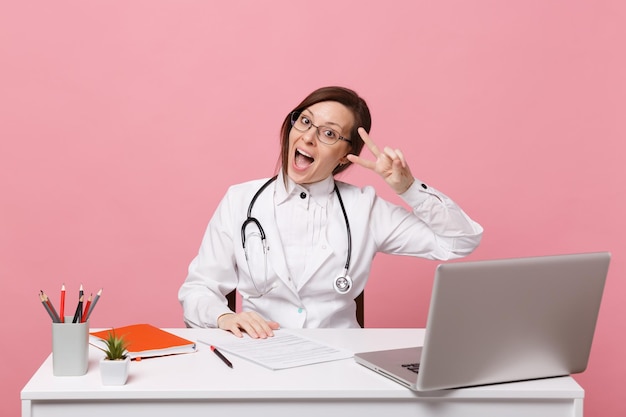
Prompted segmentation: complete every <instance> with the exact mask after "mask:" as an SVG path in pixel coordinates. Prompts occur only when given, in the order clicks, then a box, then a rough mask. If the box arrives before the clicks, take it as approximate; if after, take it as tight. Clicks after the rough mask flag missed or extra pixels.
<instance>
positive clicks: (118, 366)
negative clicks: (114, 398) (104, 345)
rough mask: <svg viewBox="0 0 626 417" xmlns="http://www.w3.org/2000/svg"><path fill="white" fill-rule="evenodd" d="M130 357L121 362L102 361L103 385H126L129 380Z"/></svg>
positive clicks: (104, 359) (105, 359) (103, 359)
mask: <svg viewBox="0 0 626 417" xmlns="http://www.w3.org/2000/svg"><path fill="white" fill-rule="evenodd" d="M129 364H130V357H126V359H120V360H114V361H112V360H109V359H107V358H102V359H100V376H101V377H102V384H103V385H124V384H126V380H127V379H128V366H129Z"/></svg>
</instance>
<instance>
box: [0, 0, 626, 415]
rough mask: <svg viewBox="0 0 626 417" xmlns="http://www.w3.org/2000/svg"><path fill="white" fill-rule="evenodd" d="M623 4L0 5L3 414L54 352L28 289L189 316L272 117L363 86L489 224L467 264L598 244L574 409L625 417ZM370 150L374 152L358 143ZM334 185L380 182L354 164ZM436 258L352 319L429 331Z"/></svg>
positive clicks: (421, 159) (406, 266)
mask: <svg viewBox="0 0 626 417" xmlns="http://www.w3.org/2000/svg"><path fill="white" fill-rule="evenodd" d="M625 17H626V6H625V4H624V3H623V2H620V1H609V0H598V1H595V2H587V1H568V2H562V1H552V0H548V1H546V0H542V1H507V2H499V1H473V2H466V1H455V2H446V1H444V2H433V1H421V2H416V1H408V0H407V1H396V2H392V3H389V2H362V1H357V0H355V1H337V0H331V1H326V0H324V1H317V2H297V1H293V0H289V1H273V2H256V1H242V0H239V1H231V2H202V1H177V2H174V1H163V0H158V1H154V0H151V1H133V2H110V1H108V2H100V1H92V2H50V1H30V2H29V1H25V2H3V4H2V5H0V74H1V77H0V137H1V141H0V279H1V281H0V286H1V288H0V294H2V302H1V303H0V317H2V318H1V319H0V320H1V323H2V333H3V336H2V343H0V352H1V353H0V357H2V358H4V359H5V361H4V365H3V370H2V381H1V383H0V393H1V394H0V398H1V401H0V415H3V416H8V415H18V414H19V410H20V402H19V394H20V390H21V388H22V387H23V386H24V384H25V383H26V382H27V381H28V379H29V378H30V376H31V375H32V373H33V372H34V371H35V370H36V369H37V367H38V366H39V365H40V363H41V362H42V361H43V360H44V358H45V357H46V356H48V355H49V353H50V320H49V319H48V318H47V316H46V314H45V312H44V310H43V308H42V307H41V305H39V300H38V298H37V293H38V291H39V290H41V289H43V290H45V291H46V292H47V293H48V294H49V295H50V296H51V297H52V300H53V301H54V302H55V303H57V306H58V295H59V294H58V292H59V288H60V286H61V284H62V283H65V285H66V286H67V288H68V290H69V305H70V306H71V307H70V308H71V309H73V306H74V302H75V294H76V292H77V290H78V286H79V285H80V284H81V283H82V284H83V285H84V286H85V289H86V292H87V293H88V294H89V293H92V292H94V293H95V292H96V291H97V290H98V289H99V288H101V287H102V288H104V291H103V295H102V299H101V300H100V302H99V304H98V307H97V309H96V310H95V313H94V315H93V317H92V321H91V325H92V326H94V327H104V326H119V325H124V324H130V323H135V322H150V323H153V324H155V325H158V326H163V327H180V326H182V325H183V323H182V319H181V309H180V306H179V304H178V301H177V298H176V293H177V290H178V287H179V285H180V284H181V283H182V281H183V279H184V277H185V274H186V268H187V265H188V263H189V261H190V260H191V259H192V258H193V256H194V255H195V253H196V251H197V249H198V245H199V243H200V238H201V236H202V233H203V231H204V228H205V226H206V223H207V221H208V220H209V218H210V216H211V214H212V212H213V210H214V208H215V206H216V204H217V203H218V201H219V200H220V198H221V197H222V195H223V193H224V192H225V190H226V188H227V187H228V186H229V185H230V184H232V183H237V182H241V181H244V180H248V179H252V178H257V177H265V176H269V175H271V174H272V173H273V171H274V169H275V166H276V159H277V152H278V146H277V134H278V129H279V125H280V123H281V121H282V118H283V117H284V115H285V113H286V112H287V111H288V110H289V109H290V108H291V107H292V106H293V105H295V104H296V103H297V102H298V101H299V100H300V99H301V98H303V97H304V96H305V95H306V94H307V93H309V92H310V91H311V90H313V89H315V88H317V87H320V86H324V85H330V84H339V85H345V86H348V87H351V88H354V89H356V90H357V91H358V92H359V93H360V94H362V95H363V96H364V97H365V98H366V99H367V100H368V102H369V104H370V106H371V110H372V112H373V119H374V122H373V129H372V132H371V133H372V136H373V138H374V139H375V140H376V141H377V143H378V144H379V145H381V146H385V145H389V146H393V147H398V148H401V149H402V150H403V152H404V153H405V154H406V157H407V159H408V160H409V162H410V165H411V168H412V170H413V173H414V174H415V175H416V176H417V177H419V178H420V179H422V180H424V181H427V182H429V183H431V184H433V185H434V186H436V187H438V188H439V189H441V190H442V191H444V192H446V193H447V194H449V195H450V196H452V197H453V198H454V199H455V200H457V201H458V202H459V203H460V204H461V205H462V206H463V207H464V208H465V209H466V211H467V212H468V213H470V214H471V215H472V216H473V217H474V218H475V219H477V220H478V221H479V222H480V223H482V225H483V226H484V227H485V230H486V232H485V236H484V241H483V243H482V245H481V247H480V248H479V249H478V250H477V251H476V252H475V253H474V254H473V255H472V256H471V257H470V258H469V259H472V260H477V259H488V258H501V257H517V256H525V255H547V254H556V253H570V252H584V251H598V250H609V251H611V252H612V253H613V260H612V265H611V268H610V273H609V279H608V282H607V286H606V290H605V296H604V300H603V306H602V310H601V314H600V319H599V323H598V327H597V332H596V338H595V342H594V346H593V350H592V356H591V361H590V364H589V368H588V370H587V371H586V372H585V373H583V374H581V375H577V376H576V379H577V380H578V381H579V382H580V383H581V384H582V386H583V387H584V388H585V391H586V398H585V414H586V415H588V416H621V415H625V414H626V404H625V403H624V401H623V399H622V395H621V394H622V392H621V391H622V389H623V387H624V374H625V373H626V365H625V364H624V363H625V359H624V355H623V352H624V345H625V344H626V336H625V332H624V325H623V321H624V316H625V312H626V307H625V304H624V302H623V298H624V294H625V292H626V291H625V290H626V288H625V287H626V284H624V281H623V280H622V277H623V275H624V273H625V272H626V265H625V263H624V242H623V236H624V232H625V231H626V228H625V221H624V218H625V217H624V213H625V212H626V199H625V198H624V179H625V178H624V177H625V176H624V170H623V168H622V163H623V162H622V161H623V155H624V152H625V149H624V148H625V146H624V142H625V141H624V137H625V134H626V128H625V126H626V125H625V124H624V114H625V110H626V82H625V77H624V74H626V65H625V64H626V62H625V54H624V49H623V48H624V39H626V30H625V29H624V28H625V27H626V19H625ZM366 154H367V153H366ZM343 179H344V180H348V181H352V182H354V183H357V184H373V185H374V186H375V187H376V188H377V189H378V190H379V191H380V194H381V195H383V196H385V197H387V198H389V199H391V200H393V201H398V200H397V199H396V198H395V197H394V196H393V195H392V193H391V192H390V191H389V190H388V189H387V188H386V187H385V185H384V184H383V183H382V181H381V180H380V179H378V178H377V177H375V176H374V175H373V174H372V173H369V172H364V170H362V169H358V168H354V169H351V170H350V171H349V172H348V173H347V174H346V175H344V176H343ZM435 266H436V263H435V262H431V261H426V260H419V259H405V258H402V259H399V258H391V257H385V256H380V257H378V258H377V259H376V261H375V266H374V271H373V274H372V279H371V281H370V283H369V285H368V288H367V301H366V310H367V312H366V325H367V326H368V327H423V326H424V325H425V320H426V313H427V309H428V303H429V297H430V290H431V284H432V274H433V271H434V268H435Z"/></svg>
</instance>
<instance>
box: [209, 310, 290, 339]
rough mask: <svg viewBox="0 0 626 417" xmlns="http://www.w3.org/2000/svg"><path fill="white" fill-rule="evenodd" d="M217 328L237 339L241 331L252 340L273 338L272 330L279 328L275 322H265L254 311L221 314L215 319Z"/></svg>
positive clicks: (241, 334) (240, 335) (241, 335)
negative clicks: (228, 332) (226, 331)
mask: <svg viewBox="0 0 626 417" xmlns="http://www.w3.org/2000/svg"><path fill="white" fill-rule="evenodd" d="M217 326H218V327H219V328H220V329H222V330H228V331H230V332H231V333H232V334H234V335H235V336H237V337H243V333H242V330H243V331H244V332H246V333H248V335H249V336H250V337H252V338H254V339H266V338H268V337H272V336H274V332H273V330H278V329H279V328H280V325H279V324H278V323H276V322H275V321H266V320H265V319H264V318H263V317H261V316H260V315H259V314H258V313H255V312H254V311H243V312H241V313H227V314H222V315H221V316H219V317H218V319H217Z"/></svg>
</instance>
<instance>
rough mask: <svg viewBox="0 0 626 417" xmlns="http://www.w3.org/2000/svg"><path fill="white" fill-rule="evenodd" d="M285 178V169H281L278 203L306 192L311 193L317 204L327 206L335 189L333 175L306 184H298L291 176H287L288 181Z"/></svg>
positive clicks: (278, 182) (276, 197) (277, 187)
mask: <svg viewBox="0 0 626 417" xmlns="http://www.w3.org/2000/svg"><path fill="white" fill-rule="evenodd" d="M284 178H285V177H284V176H283V171H282V170H281V171H280V172H279V173H278V178H277V179H276V195H275V202H276V205H281V204H284V203H285V202H286V201H288V200H289V199H291V198H293V197H294V196H299V195H300V193H302V192H305V193H307V194H309V195H310V197H311V198H312V199H313V201H315V202H316V203H317V204H319V205H320V206H322V207H326V205H327V204H328V199H329V198H330V195H331V194H332V193H333V191H334V190H335V179H334V178H333V176H332V175H330V176H328V177H327V178H326V179H324V180H322V181H318V182H316V183H313V184H306V185H302V184H296V183H295V182H294V181H293V180H292V179H291V178H289V176H287V181H285V180H284Z"/></svg>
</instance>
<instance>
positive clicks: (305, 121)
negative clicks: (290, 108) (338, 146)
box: [291, 111, 352, 145]
mask: <svg viewBox="0 0 626 417" xmlns="http://www.w3.org/2000/svg"><path fill="white" fill-rule="evenodd" d="M291 126H293V127H294V129H296V130H298V131H300V132H306V131H307V130H309V129H310V128H311V127H314V128H315V129H316V131H317V138H318V139H319V141H320V142H322V143H325V144H326V145H334V144H335V143H337V142H338V141H340V140H343V141H346V142H348V143H352V141H351V140H350V139H348V138H344V137H343V136H341V135H340V134H339V133H337V131H335V130H333V129H331V128H330V127H327V126H315V125H314V124H313V122H311V119H310V118H309V117H308V116H307V115H305V114H302V113H300V112H297V111H294V112H291Z"/></svg>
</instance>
